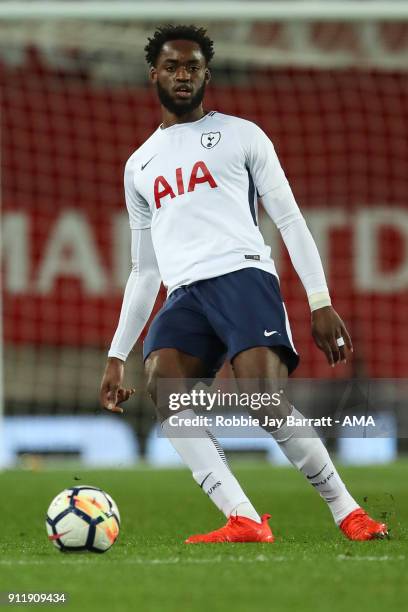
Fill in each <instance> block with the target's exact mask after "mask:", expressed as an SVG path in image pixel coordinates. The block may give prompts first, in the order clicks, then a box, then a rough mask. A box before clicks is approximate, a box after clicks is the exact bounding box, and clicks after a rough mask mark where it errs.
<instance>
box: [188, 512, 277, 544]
mask: <svg viewBox="0 0 408 612" xmlns="http://www.w3.org/2000/svg"><path fill="white" fill-rule="evenodd" d="M270 518H271V515H270V514H264V515H263V516H262V519H261V520H262V522H261V523H257V522H256V521H253V520H252V519H249V518H246V517H245V516H230V517H229V519H228V521H227V524H226V525H224V527H221V528H220V529H216V530H215V531H210V533H205V534H199V535H193V536H190V537H189V538H187V540H186V541H185V543H186V544H215V543H222V542H266V543H267V544H272V542H273V541H274V539H275V538H274V537H273V533H272V531H271V528H270V527H269V525H268V520H269V519H270Z"/></svg>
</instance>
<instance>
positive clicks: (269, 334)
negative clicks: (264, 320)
mask: <svg viewBox="0 0 408 612" xmlns="http://www.w3.org/2000/svg"><path fill="white" fill-rule="evenodd" d="M273 334H279V332H278V331H271V332H270V331H268V330H267V329H265V331H264V336H266V337H267V338H268V337H269V336H273ZM279 335H280V334H279Z"/></svg>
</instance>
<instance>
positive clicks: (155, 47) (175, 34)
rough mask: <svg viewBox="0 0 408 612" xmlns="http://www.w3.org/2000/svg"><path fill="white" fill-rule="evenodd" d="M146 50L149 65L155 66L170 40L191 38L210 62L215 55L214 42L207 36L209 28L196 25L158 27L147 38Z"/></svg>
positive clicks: (207, 61)
mask: <svg viewBox="0 0 408 612" xmlns="http://www.w3.org/2000/svg"><path fill="white" fill-rule="evenodd" d="M147 40H148V43H147V45H146V46H145V48H144V50H145V53H146V56H145V57H146V61H147V63H148V64H149V66H155V65H156V62H157V58H158V57H159V55H160V51H161V50H162V47H163V45H164V44H165V43H166V42H167V41H169V40H191V41H193V42H195V43H197V44H198V45H199V46H200V48H201V51H202V54H203V55H204V57H205V61H206V63H207V64H209V63H210V62H211V60H212V58H213V57H214V42H213V41H212V40H211V38H210V37H209V36H207V30H206V29H205V28H200V27H197V26H194V25H171V24H169V25H165V26H160V27H158V28H157V29H156V31H155V32H154V34H153V36H152V37H151V38H150V37H149V38H148V39H147Z"/></svg>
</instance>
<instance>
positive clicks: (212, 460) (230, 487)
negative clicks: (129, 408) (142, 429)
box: [162, 409, 261, 523]
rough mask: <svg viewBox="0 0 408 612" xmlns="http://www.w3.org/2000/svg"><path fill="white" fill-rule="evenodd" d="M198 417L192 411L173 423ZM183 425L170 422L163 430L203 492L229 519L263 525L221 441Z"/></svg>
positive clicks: (188, 411)
mask: <svg viewBox="0 0 408 612" xmlns="http://www.w3.org/2000/svg"><path fill="white" fill-rule="evenodd" d="M195 416H196V414H195V412H194V411H193V410H191V409H188V410H183V412H181V413H179V414H178V415H173V419H174V417H176V418H179V419H187V418H188V419H191V418H194V417H195ZM173 423H174V420H173ZM179 423H180V424H178V425H174V424H173V425H170V423H169V419H167V420H165V421H163V423H162V429H163V432H164V434H165V435H166V437H167V438H168V439H169V441H170V442H171V443H172V445H173V446H174V448H175V450H176V451H177V452H178V454H179V455H180V457H181V458H182V460H183V461H184V463H185V464H186V465H187V466H188V467H189V468H190V470H191V471H192V474H193V478H194V480H195V481H196V482H197V484H198V485H199V486H200V487H201V489H203V491H204V492H205V493H206V494H207V495H208V497H209V498H210V499H211V500H212V501H213V502H214V504H215V505H216V506H217V508H218V509H219V510H221V512H223V513H224V514H225V516H226V517H227V518H229V516H230V515H231V514H234V515H235V514H238V515H239V516H245V517H247V518H250V519H252V520H254V521H257V522H259V523H260V522H261V518H260V516H259V515H258V514H257V512H256V510H255V508H254V507H253V506H252V504H251V502H250V501H249V499H248V497H247V496H246V495H245V493H244V492H243V490H242V488H241V485H240V484H239V482H238V480H237V479H236V478H235V476H234V475H233V473H232V472H231V470H230V468H229V465H228V463H227V460H226V457H225V455H224V451H223V450H222V448H221V446H220V445H219V443H218V440H217V439H216V438H215V437H214V436H213V434H212V433H211V432H210V431H208V430H207V429H205V428H204V427H191V426H185V425H183V424H182V421H181V420H180V421H179ZM192 436H194V437H192Z"/></svg>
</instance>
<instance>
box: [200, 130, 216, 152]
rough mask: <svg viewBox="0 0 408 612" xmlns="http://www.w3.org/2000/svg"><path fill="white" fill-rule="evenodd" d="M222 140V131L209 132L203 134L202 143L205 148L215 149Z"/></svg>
mask: <svg viewBox="0 0 408 612" xmlns="http://www.w3.org/2000/svg"><path fill="white" fill-rule="evenodd" d="M220 140H221V132H208V133H207V134H201V144H202V145H203V147H204V149H213V148H214V147H215V145H217V144H218V143H219V142H220Z"/></svg>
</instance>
